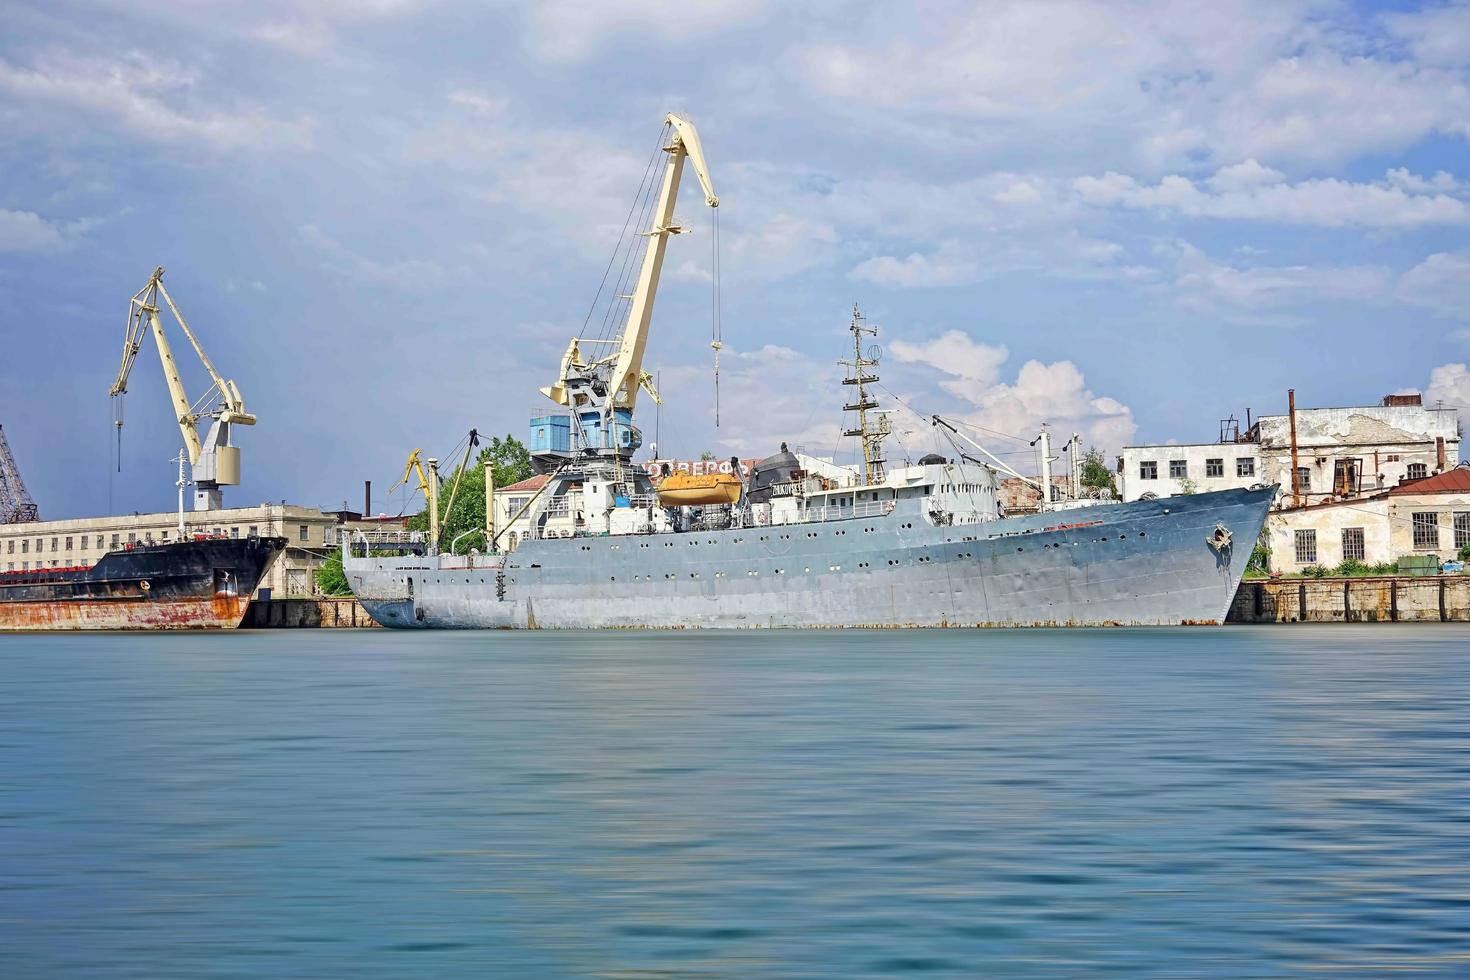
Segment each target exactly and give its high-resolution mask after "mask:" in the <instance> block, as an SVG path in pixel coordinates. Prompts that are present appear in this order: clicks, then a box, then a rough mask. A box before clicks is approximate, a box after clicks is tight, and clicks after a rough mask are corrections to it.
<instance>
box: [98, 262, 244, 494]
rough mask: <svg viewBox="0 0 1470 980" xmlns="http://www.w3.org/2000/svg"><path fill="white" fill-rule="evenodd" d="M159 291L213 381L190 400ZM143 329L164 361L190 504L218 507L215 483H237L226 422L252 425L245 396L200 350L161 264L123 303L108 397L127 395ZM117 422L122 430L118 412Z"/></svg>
mask: <svg viewBox="0 0 1470 980" xmlns="http://www.w3.org/2000/svg"><path fill="white" fill-rule="evenodd" d="M160 295H162V296H163V299H164V302H165V303H167V304H168V308H169V310H170V311H171V312H172V313H173V315H174V319H176V320H177V321H178V323H179V326H180V328H182V329H183V331H184V336H185V337H187V338H188V339H189V344H190V345H191V346H192V347H193V348H194V353H195V354H197V355H198V357H199V360H200V362H201V363H203V365H204V369H205V370H206V371H207V372H209V377H210V380H211V382H212V383H211V384H210V387H209V389H208V390H207V391H206V392H205V393H204V394H203V395H202V396H200V397H199V399H197V400H196V401H194V402H192V403H191V402H190V401H189V396H188V393H187V392H186V391H185V388H184V380H183V377H182V376H181V375H180V373H179V365H178V360H177V359H176V358H175V357H174V352H173V345H172V344H170V343H169V339H168V334H167V333H166V332H165V331H164V329H163V321H162V319H161V318H160V317H159V307H158V297H159V296H160ZM145 332H146V333H151V334H152V335H153V342H154V345H155V346H156V347H157V348H158V359H159V361H160V363H161V364H162V365H163V379H164V382H165V384H167V386H168V394H169V400H170V401H171V402H172V403H173V408H174V416H175V420H176V421H177V423H178V426H179V434H180V435H181V436H182V437H183V440H184V448H185V450H186V451H187V452H188V456H189V463H190V464H191V465H192V466H193V469H194V483H195V487H196V493H195V498H194V507H195V509H196V510H211V509H214V508H217V507H219V506H220V503H221V501H220V491H219V488H220V486H221V485H233V484H238V483H239V482H240V450H239V448H238V447H236V446H233V445H231V444H230V427H231V425H254V424H255V416H254V415H251V414H250V413H249V412H247V411H245V400H244V398H242V397H241V395H240V388H239V386H238V385H236V384H235V382H233V381H230V380H227V379H225V378H222V377H221V376H220V374H219V372H218V371H216V370H215V367H214V362H213V361H211V360H210V359H209V355H208V354H206V353H205V352H204V346H203V345H202V344H201V343H200V342H199V337H198V335H196V334H195V333H194V331H193V330H192V329H191V328H190V327H189V324H188V322H187V321H186V320H185V319H184V316H183V314H182V313H180V312H179V308H178V306H177V304H175V303H174V301H173V297H172V296H170V295H169V294H168V290H166V289H164V287H163V267H162V266H159V267H158V268H156V269H154V270H153V275H152V276H150V277H149V279H148V284H147V285H145V286H144V287H143V288H142V289H140V290H138V291H137V292H136V293H134V294H133V298H132V300H131V301H130V302H129V304H128V323H127V331H126V333H125V334H124V335H123V353H122V363H121V364H120V365H119V366H118V370H117V377H116V378H115V379H114V380H113V382H112V390H111V394H112V396H113V397H119V396H122V395H125V394H127V391H128V380H129V378H131V376H132V372H133V365H134V363H135V362H136V361H137V358H138V351H139V350H140V349H141V348H142V346H143V334H144V333H145ZM216 395H218V397H219V399H220V402H219V404H218V405H217V406H215V407H213V408H211V409H208V410H201V408H200V406H202V405H203V404H204V403H205V402H206V401H208V400H209V399H210V398H212V397H214V396H216ZM205 415H208V416H209V417H210V418H212V419H213V422H212V423H211V425H210V429H209V434H208V435H207V436H206V437H204V438H201V437H200V435H199V420H200V419H201V418H203V417H204V416H205ZM117 425H118V427H119V429H121V426H122V421H121V417H120V416H119V419H118V422H117Z"/></svg>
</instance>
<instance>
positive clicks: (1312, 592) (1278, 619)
mask: <svg viewBox="0 0 1470 980" xmlns="http://www.w3.org/2000/svg"><path fill="white" fill-rule="evenodd" d="M1226 621H1227V622H1231V623H1470V575H1435V576H1425V577H1422V578H1419V577H1407V576H1402V575H1386V576H1375V577H1373V578H1314V579H1305V578H1304V579H1283V580H1279V581H1274V582H1273V581H1269V580H1259V579H1257V580H1247V581H1244V582H1242V583H1240V588H1239V589H1238V590H1236V593H1235V600H1234V602H1232V603H1231V604H1230V612H1229V613H1228V614H1227V616H1226Z"/></svg>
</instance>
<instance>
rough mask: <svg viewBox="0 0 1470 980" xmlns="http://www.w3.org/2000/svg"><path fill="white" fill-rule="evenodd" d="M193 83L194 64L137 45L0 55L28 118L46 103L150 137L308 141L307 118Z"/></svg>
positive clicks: (5, 86) (225, 146)
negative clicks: (220, 98) (216, 97)
mask: <svg viewBox="0 0 1470 980" xmlns="http://www.w3.org/2000/svg"><path fill="white" fill-rule="evenodd" d="M199 82H200V79H199V75H198V73H197V72H196V71H195V70H193V69H191V68H187V67H185V66H183V65H181V64H179V63H177V62H175V61H172V60H170V59H168V58H166V57H161V56H158V55H152V54H145V53H143V52H141V51H133V52H130V53H128V54H127V55H125V56H123V57H121V58H83V57H76V56H73V55H69V54H58V55H51V56H48V57H43V58H39V59H37V60H36V61H35V62H34V63H33V64H32V65H30V66H21V65H18V64H15V63H13V62H11V61H7V60H4V59H0V92H4V93H6V94H8V95H9V96H10V97H11V98H12V99H13V100H15V101H16V102H18V103H23V104H29V105H30V106H32V108H33V109H34V111H33V112H32V113H31V114H30V116H29V119H30V120H31V124H33V125H34V124H38V123H40V121H42V120H47V121H50V120H51V119H52V118H53V117H54V115H55V114H54V112H52V111H43V109H42V107H45V109H47V110H55V109H57V108H60V109H63V110H72V111H74V112H76V113H78V114H81V115H83V116H85V117H87V118H88V119H89V120H90V121H91V124H94V125H100V126H103V127H106V128H113V129H119V130H122V131H123V132H125V133H128V134H129V135H131V136H134V137H137V138H140V139H142V140H145V141H149V142H158V143H170V144H186V145H189V146H207V147H210V148H212V149H216V150H229V149H243V148H247V147H258V146H261V145H270V144H276V143H294V144H301V143H304V142H306V141H307V140H308V138H309V136H310V133H311V130H312V123H311V122H310V120H307V119H297V120H293V121H287V120H282V119H276V118H273V117H272V116H271V115H270V114H269V113H267V112H266V111H265V110H264V109H263V108H261V107H259V106H252V105H243V106H236V107H232V108H230V109H224V108H218V107H211V106H208V105H207V104H206V103H207V99H206V98H205V96H204V94H203V93H201V92H200V91H199V89H200V84H199ZM64 124H65V125H75V124H76V123H75V122H74V121H66V122H65V123H64Z"/></svg>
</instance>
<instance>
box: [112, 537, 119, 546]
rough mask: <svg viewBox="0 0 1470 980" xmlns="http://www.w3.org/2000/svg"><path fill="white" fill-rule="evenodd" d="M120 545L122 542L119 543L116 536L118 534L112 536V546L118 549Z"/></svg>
mask: <svg viewBox="0 0 1470 980" xmlns="http://www.w3.org/2000/svg"><path fill="white" fill-rule="evenodd" d="M118 544H120V542H119V541H118V538H117V535H116V534H114V535H113V536H112V546H113V547H114V548H116V547H117V546H118Z"/></svg>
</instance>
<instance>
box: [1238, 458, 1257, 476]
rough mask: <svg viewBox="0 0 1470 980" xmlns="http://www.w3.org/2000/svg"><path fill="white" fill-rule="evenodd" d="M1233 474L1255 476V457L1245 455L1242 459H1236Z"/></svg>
mask: <svg viewBox="0 0 1470 980" xmlns="http://www.w3.org/2000/svg"><path fill="white" fill-rule="evenodd" d="M1235 475H1236V476H1255V475H1256V459H1255V457H1254V456H1246V457H1244V458H1242V459H1237V460H1236V461H1235Z"/></svg>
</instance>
